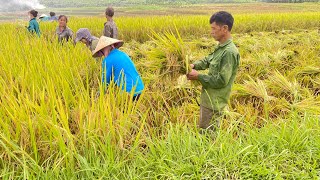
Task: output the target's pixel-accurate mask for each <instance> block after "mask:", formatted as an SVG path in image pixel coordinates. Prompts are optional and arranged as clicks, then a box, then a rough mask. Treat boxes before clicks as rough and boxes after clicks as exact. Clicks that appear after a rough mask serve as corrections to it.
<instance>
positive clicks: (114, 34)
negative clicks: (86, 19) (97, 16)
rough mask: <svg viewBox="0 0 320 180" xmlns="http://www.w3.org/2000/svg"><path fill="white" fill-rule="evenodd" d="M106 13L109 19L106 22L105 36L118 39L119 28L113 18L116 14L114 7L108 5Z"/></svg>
mask: <svg viewBox="0 0 320 180" xmlns="http://www.w3.org/2000/svg"><path fill="white" fill-rule="evenodd" d="M105 14H106V18H107V20H108V21H107V22H106V23H104V29H103V36H106V37H111V38H114V39H118V28H117V25H116V23H115V22H114V21H113V19H112V18H113V15H114V9H113V8H112V7H108V8H107V9H106V12H105Z"/></svg>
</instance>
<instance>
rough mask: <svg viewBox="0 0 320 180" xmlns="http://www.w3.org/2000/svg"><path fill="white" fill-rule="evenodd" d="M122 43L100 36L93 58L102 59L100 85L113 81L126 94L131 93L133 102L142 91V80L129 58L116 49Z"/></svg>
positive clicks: (106, 84)
mask: <svg viewBox="0 0 320 180" xmlns="http://www.w3.org/2000/svg"><path fill="white" fill-rule="evenodd" d="M122 45H123V41H121V40H117V39H113V38H109V37H106V36H102V37H101V38H100V39H99V42H98V45H97V47H96V49H95V50H94V52H93V57H104V60H103V62H102V84H103V85H104V86H108V85H109V84H110V83H111V81H113V82H114V83H115V84H116V85H117V86H118V87H120V88H121V89H122V90H124V91H126V92H127V93H131V92H132V91H134V92H133V99H132V100H133V101H137V100H138V99H139V98H140V95H141V93H142V91H143V90H144V84H143V82H142V79H141V77H140V75H139V73H138V71H137V69H136V67H135V65H134V63H133V62H132V60H131V59H130V57H129V56H128V55H127V54H126V53H124V52H122V51H120V50H119V49H118V48H119V47H121V46H122Z"/></svg>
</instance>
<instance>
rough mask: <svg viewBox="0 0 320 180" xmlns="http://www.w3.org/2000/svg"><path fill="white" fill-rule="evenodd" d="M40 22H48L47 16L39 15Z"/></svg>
mask: <svg viewBox="0 0 320 180" xmlns="http://www.w3.org/2000/svg"><path fill="white" fill-rule="evenodd" d="M39 20H40V22H44V21H49V20H50V17H49V16H47V15H46V14H41V16H40V17H39Z"/></svg>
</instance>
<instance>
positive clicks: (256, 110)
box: [0, 11, 320, 179]
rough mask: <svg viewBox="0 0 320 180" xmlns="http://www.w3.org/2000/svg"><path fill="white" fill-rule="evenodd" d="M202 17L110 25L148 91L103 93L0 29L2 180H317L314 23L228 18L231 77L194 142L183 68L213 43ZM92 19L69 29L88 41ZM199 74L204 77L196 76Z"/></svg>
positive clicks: (84, 72)
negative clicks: (234, 67)
mask: <svg viewBox="0 0 320 180" xmlns="http://www.w3.org/2000/svg"><path fill="white" fill-rule="evenodd" d="M209 17H210V16H207V15H194V16H192V15H167V16H143V17H139V16H136V17H117V18H116V19H115V21H116V22H117V25H118V28H119V30H120V38H121V39H124V40H125V44H124V46H123V47H122V48H121V50H123V51H125V52H126V53H128V54H129V55H130V56H131V58H132V59H133V61H134V62H135V65H136V67H137V69H138V71H139V72H140V73H141V76H142V78H143V81H144V83H145V85H146V90H145V92H144V93H143V95H142V97H141V99H140V100H139V101H138V102H137V103H136V104H133V103H132V102H131V100H130V97H129V96H128V95H127V94H124V93H121V92H120V91H119V90H118V89H117V88H116V87H115V86H111V87H110V89H109V91H108V93H107V94H101V95H100V96H97V94H98V92H99V91H100V92H101V90H102V85H101V82H100V81H101V60H100V59H94V58H92V57H91V54H90V51H89V50H88V49H87V48H86V47H85V46H84V45H82V44H77V45H76V46H74V45H73V44H71V43H66V44H64V45H63V46H62V45H60V44H58V42H57V40H56V39H55V37H54V30H55V27H56V26H57V24H54V23H42V24H40V26H41V30H42V37H41V38H35V37H32V36H30V35H29V34H28V33H27V32H26V31H25V30H24V28H23V24H24V23H26V22H23V21H17V22H14V23H9V22H6V23H2V24H1V26H0V37H2V43H0V104H1V105H0V106H1V108H0V119H1V121H0V157H1V158H0V178H1V179H318V178H319V177H320V165H319V163H320V128H319V127H320V116H319V114H320V96H319V95H320V58H319V57H320V38H319V36H320V34H319V30H318V28H319V25H320V24H319V18H320V13H318V12H300V13H294V14H292V13H289V12H279V13H272V14H270V13H259V12H258V11H257V12H256V13H251V14H245V13H236V14H235V15H234V17H235V26H234V31H233V38H234V42H235V44H236V45H237V46H238V48H239V50H240V54H241V65H240V68H239V72H238V75H237V79H236V82H235V85H234V87H233V92H232V96H231V99H230V105H229V109H228V111H227V112H226V115H225V118H224V120H223V123H222V126H221V128H220V130H219V131H218V132H216V133H208V134H199V132H198V129H197V128H196V122H197V121H198V119H199V106H198V104H197V101H199V96H200V90H201V87H200V86H199V85H198V84H196V83H195V84H190V83H188V82H186V81H185V79H183V78H184V76H183V72H184V71H186V68H185V62H186V60H188V61H189V63H192V62H193V61H196V60H198V59H201V58H203V57H204V56H205V55H207V54H208V53H209V52H210V51H211V49H212V48H214V46H215V45H216V42H215V41H214V40H213V39H212V38H211V37H210V36H209V33H210V26H209V22H208V21H209ZM104 21H105V19H104V18H102V17H89V18H79V17H71V18H70V23H69V27H70V28H71V29H73V30H74V31H76V30H77V29H78V28H81V27H88V28H89V29H90V30H91V31H92V33H93V34H94V35H96V36H100V35H101V33H102V29H103V22H104ZM204 73H205V72H204Z"/></svg>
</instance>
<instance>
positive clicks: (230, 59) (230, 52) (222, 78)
mask: <svg viewBox="0 0 320 180" xmlns="http://www.w3.org/2000/svg"><path fill="white" fill-rule="evenodd" d="M233 21H234V19H233V17H232V15H231V14H229V13H228V12H225V11H220V12H217V13H215V14H213V15H212V17H211V18H210V24H211V35H212V36H213V38H214V39H215V40H216V41H218V42H219V44H218V45H217V47H216V48H215V49H214V50H213V51H212V53H210V54H209V55H208V56H207V57H206V58H204V59H202V60H200V61H196V62H195V63H193V64H191V68H192V71H191V72H190V73H189V74H187V77H188V79H189V80H192V81H199V82H200V83H201V85H202V92H201V103H200V104H201V105H200V120H199V123H198V126H199V127H200V128H202V129H211V130H216V129H217V128H219V126H220V120H219V119H220V118H221V117H222V115H223V110H224V109H225V107H226V106H227V105H228V100H229V98H230V93H231V87H232V85H233V83H234V80H235V77H236V74H237V71H238V67H239V60H240V55H239V51H238V49H237V47H236V46H235V45H234V43H233V42H232V37H231V29H232V26H233ZM208 68H209V72H208V74H199V72H198V71H197V70H205V69H208Z"/></svg>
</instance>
